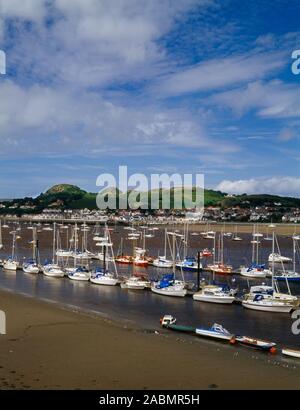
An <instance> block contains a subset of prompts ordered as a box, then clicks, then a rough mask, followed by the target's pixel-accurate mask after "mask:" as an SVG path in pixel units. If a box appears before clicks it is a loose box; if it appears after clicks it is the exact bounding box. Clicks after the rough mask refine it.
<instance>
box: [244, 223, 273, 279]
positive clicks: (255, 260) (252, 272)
mask: <svg viewBox="0 0 300 410" xmlns="http://www.w3.org/2000/svg"><path fill="white" fill-rule="evenodd" d="M258 235H260V234H259V233H257V232H256V229H255V225H254V228H253V234H252V241H251V243H252V263H251V264H250V266H248V267H245V266H242V267H241V269H240V274H241V275H242V276H246V277H247V278H265V277H266V276H267V275H271V271H270V270H269V269H266V265H264V264H259V244H260V241H259V239H258V238H260V236H258Z"/></svg>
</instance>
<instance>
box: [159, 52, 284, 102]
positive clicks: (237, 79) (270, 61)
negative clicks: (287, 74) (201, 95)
mask: <svg viewBox="0 0 300 410" xmlns="http://www.w3.org/2000/svg"><path fill="white" fill-rule="evenodd" d="M285 64H286V60H285V59H284V56H283V54H282V53H278V52H275V53H267V54H263V53H261V54H257V55H255V54H254V55H251V54H250V55H249V53H248V54H246V55H241V56H235V57H228V58H223V59H214V60H210V61H206V62H203V63H200V64H198V65H196V66H192V67H190V68H187V69H186V70H181V71H180V72H177V73H175V74H172V75H169V76H167V77H166V78H165V79H163V80H162V82H161V83H159V84H158V86H157V88H156V91H158V92H159V93H162V94H166V95H180V94H184V93H194V92H198V91H207V90H215V89H220V88H224V87H228V86H234V85H236V84H239V83H244V82H249V81H253V80H258V79H261V78H264V77H265V76H266V75H269V74H271V73H274V72H276V71H278V70H279V69H281V68H282V67H283V66H284V65H285Z"/></svg>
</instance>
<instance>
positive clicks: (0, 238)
mask: <svg viewBox="0 0 300 410" xmlns="http://www.w3.org/2000/svg"><path fill="white" fill-rule="evenodd" d="M2 247H3V243H2V220H1V219H0V249H1V248H2Z"/></svg>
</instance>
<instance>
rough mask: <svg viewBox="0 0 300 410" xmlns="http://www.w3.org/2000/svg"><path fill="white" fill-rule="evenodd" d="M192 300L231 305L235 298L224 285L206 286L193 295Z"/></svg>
mask: <svg viewBox="0 0 300 410" xmlns="http://www.w3.org/2000/svg"><path fill="white" fill-rule="evenodd" d="M193 299H194V300H195V301H199V302H208V303H220V304H225V305H231V304H232V303H233V302H234V300H235V297H234V295H233V292H232V291H231V290H230V289H229V288H228V287H227V286H226V285H225V286H224V285H222V286H221V285H208V286H204V287H203V288H202V289H201V290H200V291H199V292H197V293H195V294H194V295H193Z"/></svg>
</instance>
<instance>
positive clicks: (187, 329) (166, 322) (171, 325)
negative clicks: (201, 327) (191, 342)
mask: <svg viewBox="0 0 300 410" xmlns="http://www.w3.org/2000/svg"><path fill="white" fill-rule="evenodd" d="M176 322H177V319H176V318H175V317H173V316H171V315H165V316H164V317H163V318H162V319H160V324H161V325H162V327H164V328H166V329H171V330H175V331H177V332H183V333H195V331H196V328H195V327H193V326H184V325H178V324H176Z"/></svg>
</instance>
